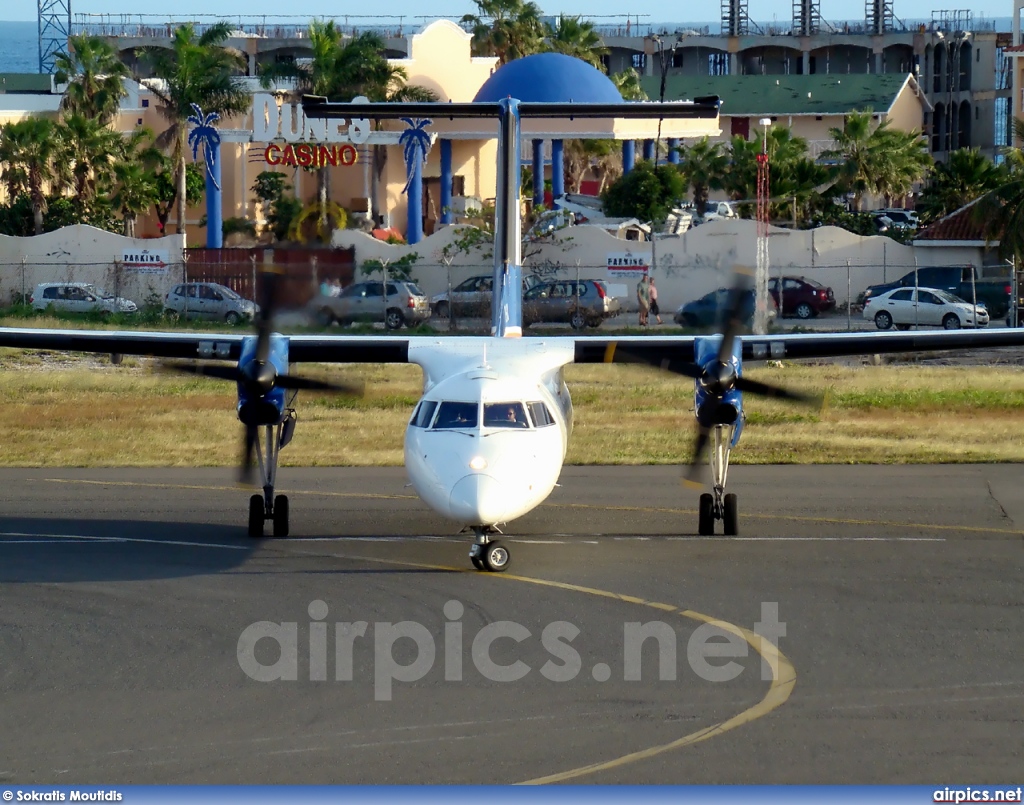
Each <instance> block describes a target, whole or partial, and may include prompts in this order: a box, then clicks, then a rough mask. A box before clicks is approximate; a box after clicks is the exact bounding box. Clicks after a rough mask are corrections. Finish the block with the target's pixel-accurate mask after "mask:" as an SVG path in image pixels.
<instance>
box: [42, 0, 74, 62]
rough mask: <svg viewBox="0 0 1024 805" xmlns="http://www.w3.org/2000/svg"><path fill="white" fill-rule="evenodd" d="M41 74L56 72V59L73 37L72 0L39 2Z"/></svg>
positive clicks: (43, 0)
mask: <svg viewBox="0 0 1024 805" xmlns="http://www.w3.org/2000/svg"><path fill="white" fill-rule="evenodd" d="M38 8H39V72H40V73H42V74H43V75H49V74H51V73H53V71H54V64H53V63H54V59H55V58H56V56H57V54H58V53H64V52H65V51H66V50H67V47H68V37H69V36H70V35H71V0H38Z"/></svg>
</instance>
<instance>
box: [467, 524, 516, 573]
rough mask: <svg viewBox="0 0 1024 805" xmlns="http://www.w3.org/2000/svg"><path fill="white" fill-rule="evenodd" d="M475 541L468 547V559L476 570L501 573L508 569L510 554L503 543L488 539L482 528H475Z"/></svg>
mask: <svg viewBox="0 0 1024 805" xmlns="http://www.w3.org/2000/svg"><path fill="white" fill-rule="evenodd" d="M476 533H477V541H476V543H474V545H473V547H472V548H470V549H469V560H470V561H471V562H472V563H473V567H475V568H476V569H477V570H483V571H486V572H489V573H501V572H503V571H505V570H507V569H508V565H509V562H510V561H511V559H512V555H511V554H510V553H509V550H508V548H506V547H505V545H504V543H502V542H500V541H498V540H496V539H490V538H489V537H488V535H487V532H486V531H484V530H483V529H476Z"/></svg>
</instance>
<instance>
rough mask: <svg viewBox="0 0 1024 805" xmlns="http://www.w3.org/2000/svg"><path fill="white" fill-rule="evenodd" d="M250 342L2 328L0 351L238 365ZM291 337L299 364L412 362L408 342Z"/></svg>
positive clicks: (291, 354) (219, 336) (176, 335)
mask: <svg viewBox="0 0 1024 805" xmlns="http://www.w3.org/2000/svg"><path fill="white" fill-rule="evenodd" d="M246 338H254V336H252V335H233V334H223V333H158V332H153V333H149V332H141V331H118V330H110V331H107V330H40V329H35V328H30V327H25V328H0V347H15V348H18V349H43V350H58V351H62V352H99V353H118V354H121V355H152V356H154V357H158V358H201V359H210V360H231V361H237V360H238V358H239V356H240V355H241V354H242V344H243V342H244V341H245V339H246ZM287 338H288V342H289V357H290V359H291V360H292V361H295V362H324V363H407V362H408V360H409V339H408V338H397V337H389V336H381V337H376V338H375V337H369V338H366V337H358V336H355V337H353V336H307V335H293V336H287Z"/></svg>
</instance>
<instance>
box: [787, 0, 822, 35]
mask: <svg viewBox="0 0 1024 805" xmlns="http://www.w3.org/2000/svg"><path fill="white" fill-rule="evenodd" d="M819 30H821V2H820V0H793V35H794V36H810V35H811V34H816V33H818V31H819Z"/></svg>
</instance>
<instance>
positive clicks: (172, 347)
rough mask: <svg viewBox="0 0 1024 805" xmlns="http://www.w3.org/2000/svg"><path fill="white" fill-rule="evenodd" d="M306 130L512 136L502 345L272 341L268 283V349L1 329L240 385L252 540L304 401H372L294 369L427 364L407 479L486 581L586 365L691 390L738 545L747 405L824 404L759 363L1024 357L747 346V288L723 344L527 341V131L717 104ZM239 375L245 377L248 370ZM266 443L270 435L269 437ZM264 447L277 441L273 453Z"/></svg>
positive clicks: (958, 341)
mask: <svg viewBox="0 0 1024 805" xmlns="http://www.w3.org/2000/svg"><path fill="white" fill-rule="evenodd" d="M305 110H306V115H307V117H316V116H321V117H361V118H394V117H424V116H428V115H433V116H438V117H443V116H452V117H454V116H463V117H481V116H493V117H497V118H498V121H499V138H498V145H499V147H498V155H499V157H498V158H499V165H498V168H499V170H498V195H497V200H498V204H497V212H496V219H497V226H496V236H495V250H494V251H495V265H494V278H495V282H494V288H495V289H496V299H495V304H494V305H493V306H492V311H493V314H492V316H493V318H492V326H491V332H492V334H491V335H490V336H483V337H459V336H436V337H435V336H413V337H398V336H379V337H376V336H370V337H363V336H359V337H352V336H318V335H295V336H288V335H281V334H279V333H275V332H273V328H272V324H273V313H274V310H275V299H276V294H275V286H276V278H275V275H273V274H269V275H265V276H264V277H263V282H262V290H263V293H262V295H261V302H262V304H261V312H260V314H259V317H258V320H257V323H256V334H255V335H219V334H209V333H201V334H200V333H187V332H179V333H150V332H101V331H68V330H35V329H0V346H4V347H18V348H24V349H51V350H52V349H57V350H69V351H80V352H97V353H120V354H134V355H150V356H156V357H159V358H164V359H193V360H195V361H197V362H195V363H185V364H183V363H171V364H169V367H170V368H172V369H175V370H178V371H186V372H191V373H197V374H204V375H208V376H211V377H217V378H221V379H224V380H229V381H232V382H234V383H236V386H237V389H238V403H237V414H238V418H239V420H240V421H241V422H242V424H243V426H244V437H243V472H246V471H247V468H248V467H249V466H250V464H251V461H252V457H253V454H254V453H255V456H256V459H257V463H258V466H259V471H260V480H261V485H262V487H263V494H262V495H259V494H256V495H253V496H252V497H251V499H250V503H249V519H248V533H249V535H250V536H252V537H262V536H263V533H264V525H265V522H266V521H267V520H270V521H271V522H272V524H273V534H274V536H275V537H286V536H288V534H289V531H290V524H289V506H288V498H287V496H285V495H280V494H277V493H276V488H277V466H278V456H279V453H280V450H281V449H283V448H284V447H286V446H287V444H288V443H289V441H290V440H291V438H292V434H293V433H294V428H295V424H296V421H297V417H296V410H295V407H294V406H295V400H296V395H297V394H298V392H299V391H302V390H305V389H312V390H323V391H333V392H337V393H342V394H359V393H360V391H361V389H360V388H359V387H357V386H344V385H336V384H329V383H324V382H321V381H315V380H311V379H307V378H304V377H302V376H300V375H294V374H291V373H290V367H291V365H292V364H293V363H306V362H319V363H414V364H417V365H418V366H420V367H421V368H422V369H423V395H422V397H421V399H420V400H419V401H418V402H417V404H416V406H415V408H414V409H413V411H412V415H411V417H410V420H409V423H408V426H407V428H406V433H405V465H406V470H407V472H408V474H409V480H410V481H411V483H412V486H413V488H414V489H415V490H416V492H417V494H418V495H419V496H420V498H421V499H422V500H423V501H424V502H425V503H426V504H427V505H428V506H429V507H430V508H431V509H433V510H434V511H436V512H437V513H438V514H440V515H442V516H444V517H446V518H449V519H451V520H453V521H454V522H455V523H457V524H458V525H460V526H463V527H469V528H471V529H472V531H473V533H474V542H473V545H472V547H471V550H470V559H471V561H472V562H473V564H474V566H475V567H477V568H478V569H480V570H487V571H503V570H505V569H507V568H508V566H509V562H510V558H511V555H510V553H509V548H508V546H507V545H506V544H505V543H503V542H502V541H500V540H498V539H495V538H494V536H495V534H496V533H497V527H498V526H500V525H502V524H504V523H508V522H510V521H513V520H515V519H516V518H518V517H521V516H523V515H524V514H526V513H527V512H529V511H531V510H533V509H534V508H536V507H537V506H539V505H540V504H541V503H543V502H544V500H545V499H546V498H547V497H548V495H549V494H550V493H551V491H552V489H553V488H554V486H555V484H556V482H557V480H558V477H559V474H560V472H561V468H562V462H563V461H564V459H565V454H566V448H567V445H568V440H569V438H570V436H571V433H572V422H573V408H572V402H571V398H570V395H569V390H568V388H567V386H566V383H565V379H564V369H565V367H566V366H567V365H569V364H571V363H643V364H647V365H649V366H654V367H658V368H660V369H662V370H665V371H668V372H671V373H674V374H678V375H682V376H684V377H687V378H692V379H693V381H694V398H693V399H694V413H695V416H696V419H697V438H696V443H695V446H694V453H693V457H692V462H691V464H690V468H689V471H688V473H687V476H686V479H687V480H688V481H690V482H691V483H698V484H699V483H701V481H702V480H703V478H702V476H701V473H700V472H699V461H700V459H701V458H702V453H703V451H704V450H705V448H706V447H707V446H708V444H709V443H710V444H711V450H710V466H711V476H712V477H711V487H710V490H709V491H704V492H703V493H702V494H701V496H700V498H699V507H698V511H699V514H698V533H699V534H701V535H711V534H713V533H714V527H715V522H716V521H717V520H721V521H723V527H724V528H723V530H724V532H725V534H727V535H736V534H738V533H739V507H738V502H737V498H736V496H735V495H733V494H726V492H725V490H726V480H727V475H728V468H729V459H730V455H731V451H732V449H733V448H735V447H736V445H737V444H738V442H739V439H740V435H741V433H742V430H743V424H744V414H743V395H744V394H745V393H747V394H764V395H772V396H777V397H780V398H784V399H790V400H794V401H802V402H811V401H813V400H814V399H815V398H814V397H813V395H806V394H801V393H797V392H792V391H787V390H785V389H782V388H778V387H775V386H771V385H769V384H766V383H762V382H758V381H753V380H750V379H748V378H745V377H743V374H742V367H743V361H744V360H766V359H774V360H778V359H782V358H791V359H795V358H823V357H836V356H845V355H856V354H876V353H885V352H916V351H922V350H943V349H958V348H981V347H1002V346H1020V345H1022V344H1024V330H1020V329H994V330H983V331H977V332H960V331H953V332H947V331H942V332H915V333H909V332H871V333H822V334H800V335H771V336H747V335H740V334H739V328H740V322H739V318H740V317H739V310H740V298H741V294H742V293H743V290H744V288H743V283H742V282H741V283H740V284H738V286H737V287H736V288H735V289H734V291H733V295H732V301H731V303H730V305H729V315H728V316H727V321H726V324H725V326H724V328H723V332H722V333H721V334H719V335H711V336H667V337H650V336H629V337H621V338H611V337H597V336H582V337H577V336H570V337H561V336H559V337H550V338H547V337H545V338H541V337H537V338H532V337H531V338H523V337H521V336H522V321H521V308H520V303H521V296H520V292H521V288H520V282H521V274H520V255H519V248H520V222H519V215H518V214H517V212H516V210H517V206H518V205H517V201H518V198H519V142H520V137H519V134H520V132H519V118H520V116H531V115H532V116H538V117H587V116H590V117H657V116H658V115H663V116H666V117H668V116H677V117H686V116H701V115H705V116H706V115H711V114H716V113H717V102H716V101H706V100H705V101H701V100H700V99H698V101H697V102H695V103H692V104H678V103H673V104H663V105H662V104H659V105H654V104H622V105H621V106H619V105H610V104H609V105H600V106H598V105H583V104H521V105H520V104H519V103H518V102H516V101H514V100H507V101H502V102H500V103H498V104H366V103H361V104H358V105H356V104H333V103H326V102H325V101H322V100H319V99H312V100H309V101H308V102H307V103H306V105H305ZM225 361H231V362H234V365H231V364H226V363H224V362H225ZM261 430H262V434H261ZM261 436H262V438H261Z"/></svg>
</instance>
